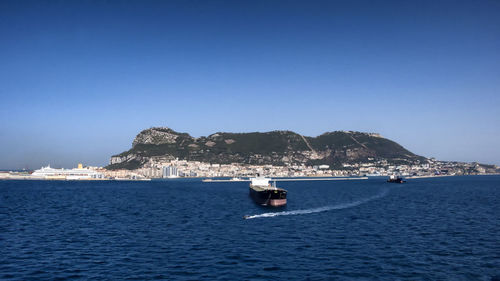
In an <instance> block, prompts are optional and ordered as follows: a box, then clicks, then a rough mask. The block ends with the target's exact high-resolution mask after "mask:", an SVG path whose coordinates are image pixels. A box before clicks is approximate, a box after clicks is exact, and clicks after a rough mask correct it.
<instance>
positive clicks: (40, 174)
mask: <svg viewBox="0 0 500 281" xmlns="http://www.w3.org/2000/svg"><path fill="white" fill-rule="evenodd" d="M31 177H32V178H35V179H45V180H95V179H105V176H104V175H103V174H101V173H98V172H96V171H94V170H92V169H90V168H84V167H83V165H82V164H78V168H75V169H56V168H52V167H50V165H48V166H47V167H42V168H41V169H38V170H35V171H34V172H33V173H32V174H31Z"/></svg>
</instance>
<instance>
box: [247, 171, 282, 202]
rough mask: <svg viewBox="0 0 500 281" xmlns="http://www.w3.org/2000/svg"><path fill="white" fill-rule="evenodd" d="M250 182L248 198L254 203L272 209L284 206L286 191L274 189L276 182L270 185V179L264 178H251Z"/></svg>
mask: <svg viewBox="0 0 500 281" xmlns="http://www.w3.org/2000/svg"><path fill="white" fill-rule="evenodd" d="M250 181H251V182H250V197H252V199H253V201H255V203H257V204H259V205H262V206H272V207H279V206H284V205H286V193H287V191H286V190H284V189H282V188H278V187H276V182H274V185H271V184H270V183H269V182H270V181H271V179H269V178H265V177H256V178H251V179H250Z"/></svg>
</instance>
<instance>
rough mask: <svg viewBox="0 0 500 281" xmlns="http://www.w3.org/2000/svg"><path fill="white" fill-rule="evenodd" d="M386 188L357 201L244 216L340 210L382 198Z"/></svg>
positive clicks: (274, 215) (289, 214)
mask: <svg viewBox="0 0 500 281" xmlns="http://www.w3.org/2000/svg"><path fill="white" fill-rule="evenodd" d="M388 191H389V190H388V189H384V190H382V192H380V193H379V194H377V195H374V196H372V197H368V198H365V199H361V200H358V201H354V202H350V203H341V204H337V205H329V206H324V207H318V208H312V209H305V210H295V211H283V212H273V213H263V214H259V215H252V216H245V217H244V218H245V219H247V220H248V219H256V218H270V217H277V216H292V215H305V214H312V213H320V212H326V211H330V210H340V209H347V208H352V207H356V206H359V205H361V204H364V203H366V202H369V201H372V200H375V199H379V198H382V197H384V196H386V195H387V192H388Z"/></svg>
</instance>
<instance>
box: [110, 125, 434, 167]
mask: <svg viewBox="0 0 500 281" xmlns="http://www.w3.org/2000/svg"><path fill="white" fill-rule="evenodd" d="M155 157H162V158H166V159H176V158H178V159H183V160H188V161H200V162H208V163H216V164H229V163H239V164H254V165H255V164H257V165H266V164H272V165H277V166H283V165H322V164H326V165H330V166H331V167H333V168H335V167H342V164H346V163H366V162H369V161H374V160H386V161H387V162H389V163H394V164H418V163H423V162H426V161H427V159H426V158H425V157H422V156H418V155H416V154H414V153H412V152H410V151H408V150H407V149H405V148H404V147H402V146H401V145H399V144H397V143H396V142H394V141H391V140H389V139H386V138H384V137H382V136H380V135H379V134H375V133H363V132H353V131H334V132H326V133H324V134H322V135H320V136H317V137H308V136H303V135H300V134H297V133H295V132H292V131H271V132H265V133H260V132H253V133H226V132H218V133H214V134H212V135H209V136H207V137H199V138H194V137H192V136H190V135H189V134H187V133H179V132H176V131H174V130H172V129H170V128H167V127H154V128H150V129H146V130H143V131H142V132H140V133H139V134H138V135H137V136H136V137H135V139H134V141H133V143H132V148H131V149H130V150H128V151H125V152H122V153H120V154H118V155H114V156H112V157H111V161H110V165H109V166H107V168H108V169H136V168H139V167H141V166H143V165H144V164H145V163H147V162H149V160H150V159H151V158H155Z"/></svg>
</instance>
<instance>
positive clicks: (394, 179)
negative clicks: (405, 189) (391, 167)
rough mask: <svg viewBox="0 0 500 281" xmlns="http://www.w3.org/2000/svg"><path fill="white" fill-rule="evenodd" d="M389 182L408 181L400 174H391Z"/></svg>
mask: <svg viewBox="0 0 500 281" xmlns="http://www.w3.org/2000/svg"><path fill="white" fill-rule="evenodd" d="M387 182H392V183H404V182H406V181H405V180H403V178H402V177H400V176H396V175H391V176H389V179H387Z"/></svg>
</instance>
